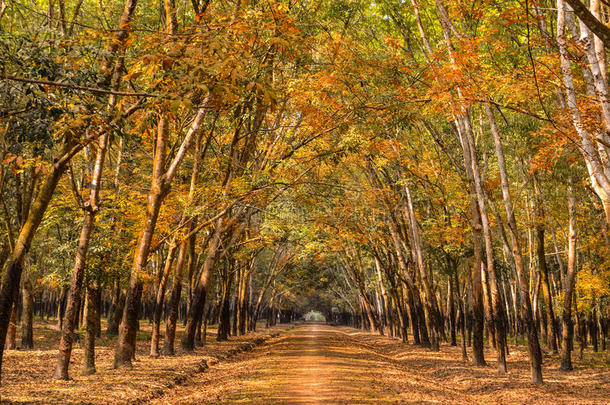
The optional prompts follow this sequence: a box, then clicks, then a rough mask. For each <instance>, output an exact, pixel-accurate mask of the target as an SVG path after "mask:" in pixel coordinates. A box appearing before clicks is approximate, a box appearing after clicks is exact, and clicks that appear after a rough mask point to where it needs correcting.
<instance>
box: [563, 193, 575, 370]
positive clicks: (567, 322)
mask: <svg viewBox="0 0 610 405" xmlns="http://www.w3.org/2000/svg"><path fill="white" fill-rule="evenodd" d="M575 205H576V199H575V198H574V196H573V195H572V193H570V196H569V197H568V216H569V231H568V268H567V271H566V276H565V281H564V285H563V312H562V314H561V366H560V367H559V369H560V370H562V371H569V370H572V369H573V367H572V342H573V338H574V325H573V323H572V297H573V294H574V284H575V282H576V219H575V217H574V209H575Z"/></svg>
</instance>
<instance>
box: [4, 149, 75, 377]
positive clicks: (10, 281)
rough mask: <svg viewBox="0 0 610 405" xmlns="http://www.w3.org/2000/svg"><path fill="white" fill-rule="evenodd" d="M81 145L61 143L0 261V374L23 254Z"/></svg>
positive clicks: (17, 289)
mask: <svg viewBox="0 0 610 405" xmlns="http://www.w3.org/2000/svg"><path fill="white" fill-rule="evenodd" d="M81 148H82V145H80V144H79V145H73V144H72V143H71V142H68V141H66V142H64V145H63V153H62V155H61V157H59V158H58V159H56V160H55V162H54V164H53V166H52V168H51V170H50V172H49V174H48V175H47V177H46V179H45V181H44V183H43V184H42V186H41V187H40V190H39V191H38V194H37V195H36V199H35V201H34V203H33V204H32V206H31V207H30V210H29V214H28V215H27V219H26V221H25V222H24V224H23V226H22V227H21V231H20V232H19V237H18V238H17V240H16V241H15V248H14V249H13V252H12V253H11V255H10V257H9V258H8V259H7V261H6V262H5V264H4V268H3V272H2V273H3V276H2V284H1V285H0V377H1V367H2V358H3V354H4V345H5V343H6V333H7V331H8V327H9V323H10V317H11V311H12V309H13V304H14V303H15V300H16V299H17V294H16V292H18V291H19V285H20V283H21V273H22V270H23V263H24V261H25V257H26V255H27V254H28V252H29V250H30V246H31V244H32V240H33V239H34V235H35V234H36V231H37V230H38V227H39V226H40V223H41V222H42V218H43V217H44V214H45V212H46V210H47V207H48V206H49V203H50V202H51V198H52V197H53V193H54V191H55V188H56V187H57V184H58V183H59V179H60V178H61V176H62V175H63V173H64V172H65V171H66V169H67V165H68V162H69V161H70V159H71V158H72V157H73V156H74V155H75V154H76V153H77V152H78V151H80V149H81ZM0 379H1V378H0Z"/></svg>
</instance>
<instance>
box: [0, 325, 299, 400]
mask: <svg viewBox="0 0 610 405" xmlns="http://www.w3.org/2000/svg"><path fill="white" fill-rule="evenodd" d="M102 326H103V328H102V330H103V331H104V330H105V324H103V325H102ZM291 327H293V325H289V324H282V325H277V326H274V327H272V328H269V329H265V328H264V323H263V324H260V323H259V328H258V329H259V330H258V331H257V332H254V333H250V334H247V335H245V336H239V337H231V338H230V339H229V341H225V342H217V341H216V329H215V328H208V333H207V344H206V346H205V347H198V348H197V349H196V350H195V351H194V352H192V353H186V352H184V351H183V350H182V348H181V347H180V339H181V338H182V332H183V327H182V325H181V324H179V325H178V329H177V331H176V355H175V356H161V357H159V358H151V357H150V356H149V353H150V335H151V325H150V324H149V323H148V322H147V321H141V323H140V331H139V332H138V334H137V351H136V361H135V362H134V363H133V369H131V370H125V369H119V370H115V369H113V368H112V363H113V359H114V348H115V344H116V336H114V337H107V336H105V335H104V333H102V334H103V335H104V336H103V337H102V338H100V339H97V341H96V349H95V352H96V368H97V373H96V374H94V375H88V376H83V375H81V374H80V373H81V369H82V366H83V364H84V358H83V349H82V346H81V344H79V343H76V344H75V345H74V350H73V352H72V358H71V362H70V376H71V377H72V378H73V380H71V381H61V380H55V379H53V378H52V375H53V371H54V369H55V366H56V364H57V363H56V362H57V348H58V343H59V337H60V332H59V331H58V330H57V326H56V322H55V321H41V320H39V319H37V320H36V322H35V324H34V350H6V351H5V352H4V361H3V365H2V384H1V385H0V402H1V403H2V404H104V405H110V404H137V403H144V402H146V401H149V400H151V399H152V398H155V397H158V396H160V395H162V394H163V393H164V392H166V391H167V390H168V389H170V388H171V387H173V386H175V385H177V384H180V383H182V382H185V381H187V379H188V378H189V377H191V376H192V375H195V374H198V373H200V372H201V371H203V370H204V369H206V368H207V367H208V366H210V365H213V364H215V363H217V362H219V361H225V360H227V359H228V358H230V357H231V356H234V355H235V354H236V353H238V352H240V351H247V350H252V348H253V347H254V346H255V345H257V344H261V343H262V342H263V341H264V340H266V339H269V338H271V337H272V336H276V335H278V334H279V333H280V332H282V331H284V330H286V329H289V328H291ZM164 330H165V325H162V331H164ZM162 335H163V332H162ZM81 342H83V343H84V337H83V338H81ZM17 343H18V344H19V343H20V340H19V335H18V340H17ZM162 345H163V340H161V347H162Z"/></svg>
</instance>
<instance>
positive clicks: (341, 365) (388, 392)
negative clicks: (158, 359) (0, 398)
mask: <svg viewBox="0 0 610 405" xmlns="http://www.w3.org/2000/svg"><path fill="white" fill-rule="evenodd" d="M459 356H460V354H459V349H458V348H456V347H448V346H443V347H442V349H441V351H440V352H431V351H429V350H428V349H425V348H422V347H419V346H414V345H410V344H402V343H401V342H400V341H399V340H396V339H388V338H385V337H380V336H375V335H372V334H369V333H363V332H361V331H358V330H356V329H352V328H346V327H331V326H326V325H323V324H303V325H300V326H298V327H296V328H294V329H292V330H290V331H288V332H286V333H284V334H282V335H281V336H280V337H277V338H274V339H272V340H270V341H268V343H265V344H264V345H263V346H260V347H257V348H255V349H254V350H253V351H252V352H245V353H241V354H239V355H238V356H237V357H235V358H233V359H232V360H229V361H221V362H220V363H218V364H216V365H214V366H213V367H211V368H210V369H209V370H207V371H206V372H204V373H200V374H198V375H196V376H195V377H193V378H192V379H190V380H189V381H188V383H187V384H185V385H181V386H178V387H175V388H174V389H172V390H170V391H168V392H167V393H166V394H165V395H163V396H162V397H160V398H158V399H156V400H155V401H154V402H153V403H154V404H379V403H391V404H395V403H400V404H474V403H478V404H486V405H488V404H547V403H561V404H571V403H575V402H578V403H582V404H606V403H607V398H608V397H607V389H608V388H609V387H610V381H609V380H610V373H609V372H608V371H606V370H604V371H602V370H600V369H597V370H594V371H591V370H588V369H585V370H582V371H581V370H575V371H574V372H572V373H561V372H559V371H557V367H556V365H554V364H548V363H547V366H546V367H545V384H544V385H543V386H536V385H532V384H531V383H530V382H529V372H528V363H527V357H526V355H525V353H523V352H517V353H514V354H511V356H510V357H509V373H508V374H505V375H502V376H500V375H498V374H497V373H496V372H495V367H494V365H493V353H492V352H488V353H487V358H488V359H489V362H490V364H489V365H488V366H486V367H473V366H472V365H471V364H470V363H468V362H464V361H462V360H461V359H460V357H459ZM547 361H548V360H547Z"/></svg>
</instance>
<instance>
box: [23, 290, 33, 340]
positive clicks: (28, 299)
mask: <svg viewBox="0 0 610 405" xmlns="http://www.w3.org/2000/svg"><path fill="white" fill-rule="evenodd" d="M32 288H33V287H32V282H31V281H30V280H25V281H24V282H23V295H22V299H23V307H22V314H21V348H22V349H33V348H34V295H33V292H32Z"/></svg>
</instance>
